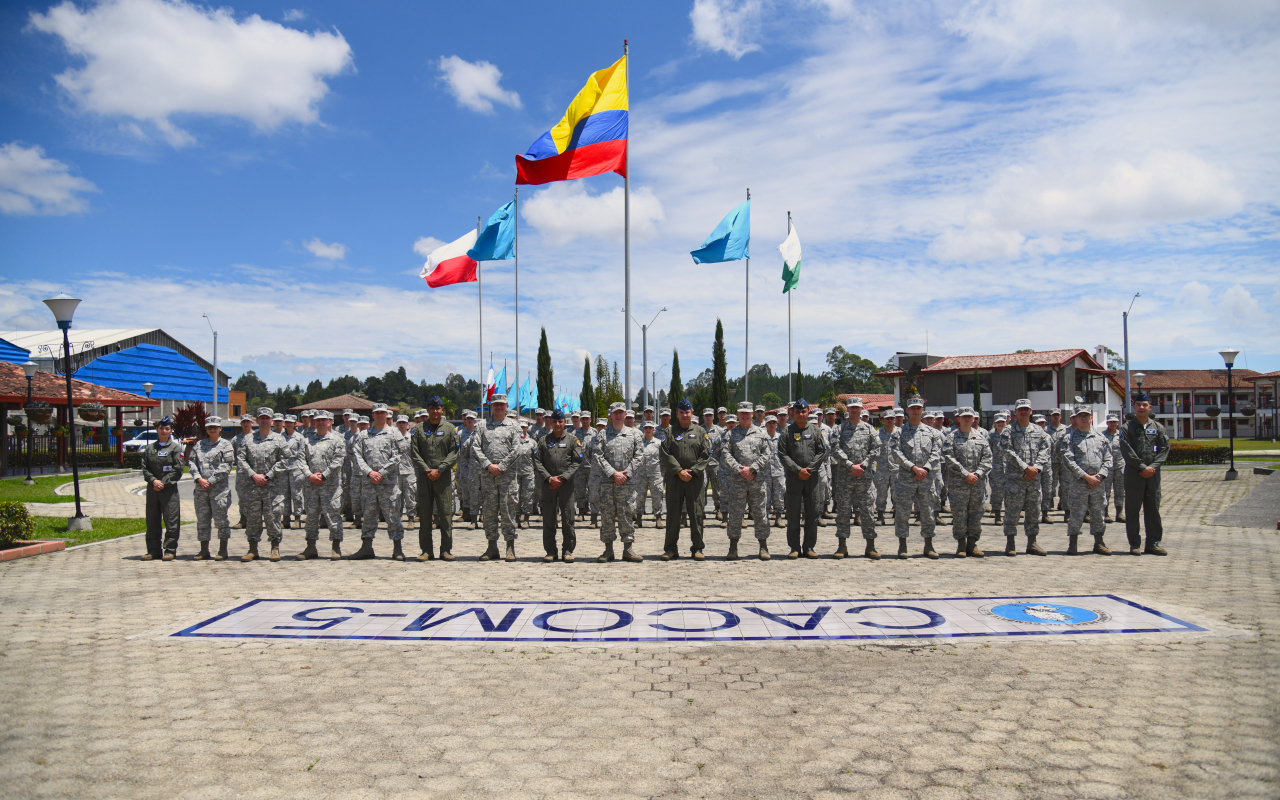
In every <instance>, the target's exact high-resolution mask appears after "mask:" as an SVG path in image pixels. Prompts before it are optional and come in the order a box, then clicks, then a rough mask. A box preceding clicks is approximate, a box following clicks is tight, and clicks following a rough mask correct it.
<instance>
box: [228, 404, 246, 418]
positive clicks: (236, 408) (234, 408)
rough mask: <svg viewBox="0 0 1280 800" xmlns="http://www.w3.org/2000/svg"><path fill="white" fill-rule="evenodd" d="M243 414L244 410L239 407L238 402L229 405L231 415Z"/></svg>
mask: <svg viewBox="0 0 1280 800" xmlns="http://www.w3.org/2000/svg"><path fill="white" fill-rule="evenodd" d="M243 414H244V411H243V410H242V409H241V408H240V404H239V403H236V404H234V405H233V406H231V416H233V417H239V416H242V415H243Z"/></svg>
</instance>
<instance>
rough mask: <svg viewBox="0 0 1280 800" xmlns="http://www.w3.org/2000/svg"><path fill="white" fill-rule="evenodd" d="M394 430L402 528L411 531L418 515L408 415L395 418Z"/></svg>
mask: <svg viewBox="0 0 1280 800" xmlns="http://www.w3.org/2000/svg"><path fill="white" fill-rule="evenodd" d="M396 430H398V431H400V471H399V477H398V479H397V480H398V482H399V483H400V507H401V508H402V509H404V526H405V527H406V528H408V529H410V530H413V521H414V518H415V517H417V515H418V476H417V472H416V470H414V468H413V457H412V456H411V455H410V454H409V451H410V450H411V449H412V447H413V443H412V441H410V439H409V432H410V427H409V415H408V414H400V415H399V416H397V417H396ZM452 510H453V509H450V512H452ZM451 515H452V514H451Z"/></svg>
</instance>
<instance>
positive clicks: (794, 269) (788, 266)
mask: <svg viewBox="0 0 1280 800" xmlns="http://www.w3.org/2000/svg"><path fill="white" fill-rule="evenodd" d="M778 252H780V253H782V293H783V294H786V293H787V292H789V291H791V290H792V289H794V288H796V284H798V283H800V235H799V233H797V232H796V226H795V225H792V226H791V233H788V234H787V240H786V241H785V242H783V243H782V244H780V245H778Z"/></svg>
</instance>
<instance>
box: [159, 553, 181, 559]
mask: <svg viewBox="0 0 1280 800" xmlns="http://www.w3.org/2000/svg"><path fill="white" fill-rule="evenodd" d="M175 558H177V554H175V553H165V554H164V555H162V556H160V560H161V561H172V560H173V559H175Z"/></svg>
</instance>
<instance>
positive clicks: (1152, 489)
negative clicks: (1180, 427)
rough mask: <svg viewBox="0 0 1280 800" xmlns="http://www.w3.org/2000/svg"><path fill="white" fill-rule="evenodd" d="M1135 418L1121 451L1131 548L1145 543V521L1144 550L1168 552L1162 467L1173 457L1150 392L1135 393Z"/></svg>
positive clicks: (1126, 429)
mask: <svg viewBox="0 0 1280 800" xmlns="http://www.w3.org/2000/svg"><path fill="white" fill-rule="evenodd" d="M1133 413H1134V416H1135V418H1134V419H1131V420H1129V421H1128V423H1126V424H1125V427H1124V432H1123V438H1122V439H1121V442H1120V452H1121V454H1122V455H1123V457H1124V506H1125V508H1124V514H1125V517H1126V519H1127V521H1126V523H1125V526H1126V531H1127V533H1128V534H1129V552H1130V553H1131V554H1133V555H1135V556H1136V555H1138V554H1139V553H1138V547H1139V545H1140V544H1141V543H1142V538H1141V536H1139V520H1138V515H1139V513H1141V514H1142V520H1141V524H1142V525H1143V526H1144V527H1145V528H1146V531H1147V545H1146V547H1144V548H1143V549H1142V552H1143V553H1146V554H1147V555H1152V556H1163V555H1166V553H1165V550H1164V548H1162V547H1161V546H1160V543H1161V541H1162V540H1163V537H1164V526H1163V525H1162V524H1161V522H1160V468H1161V467H1162V466H1164V462H1165V459H1167V458H1168V457H1169V437H1168V436H1166V435H1165V432H1164V426H1163V425H1161V424H1160V423H1159V422H1156V421H1155V420H1154V419H1151V398H1150V397H1148V396H1147V394H1146V392H1138V393H1137V394H1135V395H1134V396H1133Z"/></svg>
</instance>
